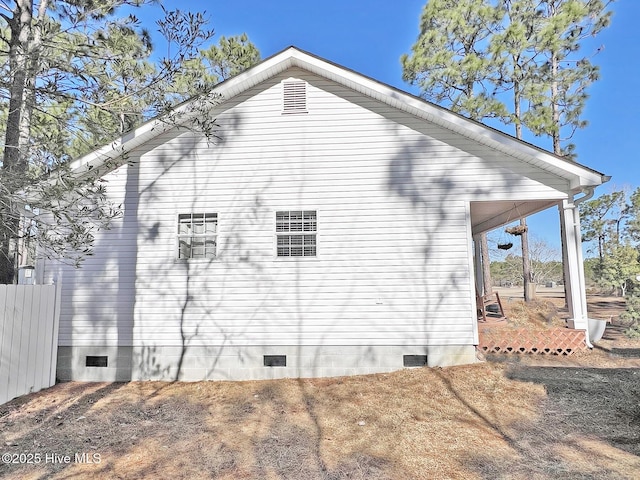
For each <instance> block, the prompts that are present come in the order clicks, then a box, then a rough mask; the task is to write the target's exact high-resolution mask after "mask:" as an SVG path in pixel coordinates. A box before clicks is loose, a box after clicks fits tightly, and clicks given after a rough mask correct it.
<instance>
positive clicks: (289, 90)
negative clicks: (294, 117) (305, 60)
mask: <svg viewBox="0 0 640 480" xmlns="http://www.w3.org/2000/svg"><path fill="white" fill-rule="evenodd" d="M282 100H283V103H282V113H307V82H303V81H295V82H283V83H282Z"/></svg>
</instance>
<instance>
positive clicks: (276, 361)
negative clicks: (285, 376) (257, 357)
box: [264, 355, 287, 367]
mask: <svg viewBox="0 0 640 480" xmlns="http://www.w3.org/2000/svg"><path fill="white" fill-rule="evenodd" d="M264 366H265V367H286V366H287V356H286V355H265V356H264Z"/></svg>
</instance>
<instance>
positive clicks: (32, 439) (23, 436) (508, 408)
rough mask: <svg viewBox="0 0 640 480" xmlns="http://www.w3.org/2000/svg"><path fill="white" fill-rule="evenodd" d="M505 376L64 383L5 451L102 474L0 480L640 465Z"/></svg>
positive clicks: (564, 470) (19, 473) (575, 472)
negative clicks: (84, 460) (87, 456)
mask: <svg viewBox="0 0 640 480" xmlns="http://www.w3.org/2000/svg"><path fill="white" fill-rule="evenodd" d="M509 377H514V374H513V371H512V367H510V366H508V365H498V364H491V363H484V364H477V365H472V366H465V367H454V368H447V369H426V368H423V369H411V370H403V371H399V372H395V373H392V374H384V375H370V376H358V377H349V378H332V379H313V380H293V379H292V380H279V381H261V382H198V383H156V382H146V383H138V382H132V383H128V384H81V383H64V384H60V385H57V386H55V387H53V388H51V389H49V390H47V391H44V392H40V393H37V394H33V395H30V396H27V397H24V398H22V399H17V400H14V401H12V402H10V403H9V404H6V405H4V406H1V407H0V428H1V431H2V447H1V452H2V453H35V452H39V453H40V454H41V455H42V456H43V457H44V455H45V454H46V453H55V454H59V455H62V454H67V455H71V456H72V457H73V455H74V454H75V453H76V452H91V453H99V454H100V460H101V461H100V463H99V464H88V465H87V464H84V465H83V464H73V463H72V464H70V465H61V464H57V465H54V464H43V463H41V464H39V465H22V466H19V465H0V476H3V478H30V479H31V478H58V479H62V478H65V479H68V478H218V479H243V478H245V479H250V478H251V479H253V478H260V479H303V478H304V479H343V478H344V479H346V478H349V479H368V480H369V479H371V480H375V479H405V478H408V479H413V478H465V479H466V478H469V479H472V478H523V479H525V478H527V479H529V478H550V477H551V476H558V475H559V476H560V477H561V478H605V477H602V476H599V475H598V472H606V473H607V476H606V478H633V475H631V472H634V471H635V472H637V471H639V469H640V459H639V458H638V456H636V455H637V454H638V453H640V452H636V453H635V454H633V453H628V452H626V451H624V450H623V449H620V448H616V447H614V446H612V445H611V444H610V443H611V442H608V441H607V439H606V438H604V439H603V438H600V436H599V435H600V432H598V431H592V432H582V431H580V430H576V429H575V428H574V427H572V428H570V429H567V428H566V427H567V425H566V423H565V422H567V420H570V419H572V410H571V408H574V407H575V405H574V406H573V407H571V404H570V403H567V405H568V406H569V407H571V408H569V407H565V406H563V405H564V404H560V403H558V405H557V407H556V408H555V409H552V410H551V411H552V412H553V411H555V410H558V412H559V413H558V415H556V416H552V417H549V412H548V411H547V410H549V405H548V403H547V402H548V400H549V398H548V396H547V394H546V393H545V388H544V386H543V385H542V384H541V383H540V382H536V383H532V382H522V381H521V380H519V379H515V378H509ZM637 393H638V392H637V391H636V394H637ZM565 408H568V409H567V410H565ZM565 415H566V416H565ZM550 418H551V419H553V421H552V422H551V423H550V422H549V419H550ZM572 421H573V420H572Z"/></svg>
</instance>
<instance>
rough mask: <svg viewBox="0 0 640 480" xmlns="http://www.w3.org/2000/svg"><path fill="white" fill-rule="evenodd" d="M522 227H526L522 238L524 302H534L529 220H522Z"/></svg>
mask: <svg viewBox="0 0 640 480" xmlns="http://www.w3.org/2000/svg"><path fill="white" fill-rule="evenodd" d="M520 225H521V226H523V227H525V228H524V232H522V235H521V236H520V241H521V242H522V279H523V286H524V301H525V302H530V301H531V300H533V298H532V295H531V289H530V285H531V260H530V259H529V233H528V232H527V219H526V218H521V219H520Z"/></svg>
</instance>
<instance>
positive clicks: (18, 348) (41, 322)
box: [0, 285, 60, 404]
mask: <svg viewBox="0 0 640 480" xmlns="http://www.w3.org/2000/svg"><path fill="white" fill-rule="evenodd" d="M59 319H60V289H59V288H57V286H56V285H0V404H2V403H5V402H7V401H9V400H11V399H12V398H14V397H18V396H20V395H24V394H27V393H30V392H37V391H38V390H40V389H42V388H47V387H50V386H52V385H53V384H54V383H55V381H56V360H57V353H58V322H59Z"/></svg>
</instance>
